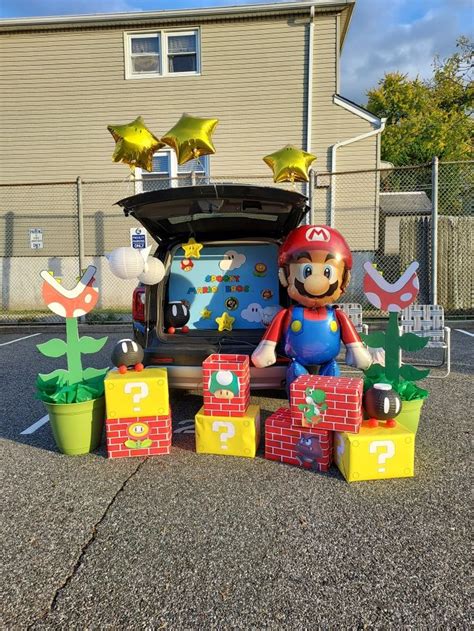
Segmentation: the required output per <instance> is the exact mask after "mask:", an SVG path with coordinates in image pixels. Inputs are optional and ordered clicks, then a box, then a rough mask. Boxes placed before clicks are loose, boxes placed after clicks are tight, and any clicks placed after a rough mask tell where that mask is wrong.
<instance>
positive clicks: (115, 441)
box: [105, 413, 172, 458]
mask: <svg viewBox="0 0 474 631" xmlns="http://www.w3.org/2000/svg"><path fill="white" fill-rule="evenodd" d="M171 432H172V428H171V413H170V414H168V415H166V416H141V417H133V418H108V419H107V420H106V421H105V434H106V441H107V455H108V457H109V458H130V457H134V456H135V457H140V456H155V455H163V454H169V453H170V450H171Z"/></svg>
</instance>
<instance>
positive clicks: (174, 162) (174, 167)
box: [135, 149, 211, 194]
mask: <svg viewBox="0 0 474 631" xmlns="http://www.w3.org/2000/svg"><path fill="white" fill-rule="evenodd" d="M164 154H167V155H168V156H169V165H170V173H169V175H168V179H169V180H170V187H171V188H177V187H178V186H179V180H180V177H179V175H178V158H177V157H176V152H175V151H173V150H172V149H160V150H159V151H157V152H156V153H155V154H154V156H159V155H164ZM204 157H206V159H207V165H208V168H207V171H204V175H205V177H207V178H210V177H211V160H210V157H211V156H204ZM181 166H184V165H181ZM155 173H156V172H155ZM190 173H191V172H190ZM197 173H201V171H197ZM143 174H145V178H146V176H147V175H148V174H149V175H152V174H151V173H149V172H148V171H144V170H143V169H141V168H140V167H137V168H136V169H135V194H138V193H143ZM163 175H164V174H163ZM181 175H183V174H182V173H181Z"/></svg>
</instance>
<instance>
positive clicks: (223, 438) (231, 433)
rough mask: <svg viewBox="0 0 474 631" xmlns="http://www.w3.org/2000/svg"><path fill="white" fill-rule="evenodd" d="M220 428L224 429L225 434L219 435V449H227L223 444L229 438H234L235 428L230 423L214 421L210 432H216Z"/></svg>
mask: <svg viewBox="0 0 474 631" xmlns="http://www.w3.org/2000/svg"><path fill="white" fill-rule="evenodd" d="M221 427H224V428H225V432H221V433H220V434H219V440H220V441H221V449H228V446H227V445H226V444H225V443H226V442H227V441H228V440H229V438H232V436H235V427H234V424H233V423H231V422H230V421H214V423H213V424H212V431H213V432H218V431H219V429H220V428H221Z"/></svg>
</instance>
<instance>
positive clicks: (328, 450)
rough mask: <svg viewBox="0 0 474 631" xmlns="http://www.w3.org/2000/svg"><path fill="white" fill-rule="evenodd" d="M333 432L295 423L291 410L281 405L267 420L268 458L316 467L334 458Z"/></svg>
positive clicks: (319, 468)
mask: <svg viewBox="0 0 474 631" xmlns="http://www.w3.org/2000/svg"><path fill="white" fill-rule="evenodd" d="M332 443H333V432H332V431H330V430H327V429H322V428H320V427H302V426H297V425H294V424H293V423H292V416H291V410H289V409H288V408H279V409H278V410H277V411H276V412H274V413H273V414H272V415H271V416H269V417H268V418H267V420H266V422H265V458H267V459H268V460H278V461H279V462H284V463H286V464H291V465H296V466H299V467H304V468H307V469H314V470H315V471H327V470H328V469H329V467H330V466H331V462H332Z"/></svg>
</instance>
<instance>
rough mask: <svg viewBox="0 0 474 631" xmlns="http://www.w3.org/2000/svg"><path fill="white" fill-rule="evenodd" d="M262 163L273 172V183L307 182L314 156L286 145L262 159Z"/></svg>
mask: <svg viewBox="0 0 474 631" xmlns="http://www.w3.org/2000/svg"><path fill="white" fill-rule="evenodd" d="M263 160H264V162H265V163H266V164H268V166H269V167H270V168H271V169H272V170H273V181H274V182H292V183H293V182H307V181H308V180H309V173H308V169H309V167H310V166H311V163H312V162H314V161H315V160H316V156H314V155H313V154H312V153H307V152H306V151H303V150H302V149H297V148H296V147H293V145H286V147H283V149H280V150H279V151H275V153H271V154H270V155H268V156H265V157H264V158H263Z"/></svg>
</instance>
